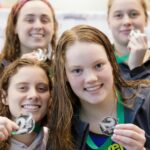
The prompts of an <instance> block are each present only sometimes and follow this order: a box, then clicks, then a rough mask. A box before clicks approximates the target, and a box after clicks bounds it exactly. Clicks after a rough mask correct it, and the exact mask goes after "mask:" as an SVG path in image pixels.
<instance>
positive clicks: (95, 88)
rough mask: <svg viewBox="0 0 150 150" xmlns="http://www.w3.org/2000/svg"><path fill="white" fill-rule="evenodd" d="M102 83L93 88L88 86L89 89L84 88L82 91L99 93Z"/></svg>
mask: <svg viewBox="0 0 150 150" xmlns="http://www.w3.org/2000/svg"><path fill="white" fill-rule="evenodd" d="M103 85H104V84H103V83H102V84H99V85H94V86H89V87H86V88H84V91H87V92H91V93H92V92H97V91H99V90H100V89H101V88H102V87H103Z"/></svg>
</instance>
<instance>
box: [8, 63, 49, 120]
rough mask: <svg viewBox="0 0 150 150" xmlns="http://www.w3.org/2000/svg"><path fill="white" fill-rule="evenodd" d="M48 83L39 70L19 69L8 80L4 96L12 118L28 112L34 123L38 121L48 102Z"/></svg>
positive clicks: (44, 75) (33, 68)
mask: <svg viewBox="0 0 150 150" xmlns="http://www.w3.org/2000/svg"><path fill="white" fill-rule="evenodd" d="M35 75H36V78H35ZM48 83H49V82H48V78H47V76H46V74H45V72H44V71H43V70H42V69H41V68H39V67H35V66H25V67H22V68H20V69H19V70H18V71H17V73H16V74H15V75H14V76H12V77H11V78H10V81H9V87H8V91H7V96H6V105H8V106H9V109H10V112H11V114H12V118H14V117H18V116H19V115H20V114H26V113H27V112H30V113H32V114H33V117H34V119H35V121H40V120H41V119H42V118H43V117H44V116H45V114H46V112H47V109H48V101H49V100H50V92H49V84H48Z"/></svg>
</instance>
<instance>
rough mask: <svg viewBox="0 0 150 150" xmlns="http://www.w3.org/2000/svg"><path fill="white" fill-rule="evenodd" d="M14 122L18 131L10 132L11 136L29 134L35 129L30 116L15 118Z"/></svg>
mask: <svg viewBox="0 0 150 150" xmlns="http://www.w3.org/2000/svg"><path fill="white" fill-rule="evenodd" d="M15 122H16V123H17V124H18V126H19V129H18V130H17V131H14V132H12V134H13V135H18V134H27V133H31V132H32V131H33V130H34V127H35V121H34V120H33V117H32V114H31V113H29V114H26V115H21V116H19V117H18V118H16V120H15Z"/></svg>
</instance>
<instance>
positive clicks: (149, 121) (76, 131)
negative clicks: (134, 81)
mask: <svg viewBox="0 0 150 150" xmlns="http://www.w3.org/2000/svg"><path fill="white" fill-rule="evenodd" d="M124 111H125V123H133V124H136V125H137V126H139V127H140V128H142V129H144V131H145V134H146V143H145V147H146V148H147V150H150V88H144V89H143V90H142V91H141V92H140V94H138V96H137V97H135V103H134V106H133V108H132V109H131V108H127V107H125V109H124ZM72 132H73V137H74V143H75V145H76V146H77V149H78V150H86V149H85V148H86V138H87V135H88V133H89V124H87V123H85V122H82V121H80V120H79V119H78V118H76V117H75V118H74V121H73V126H72Z"/></svg>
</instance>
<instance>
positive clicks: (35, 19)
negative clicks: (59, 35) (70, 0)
mask: <svg viewBox="0 0 150 150" xmlns="http://www.w3.org/2000/svg"><path fill="white" fill-rule="evenodd" d="M56 31H57V21H56V18H55V14H54V10H53V7H52V6H51V4H50V3H49V2H48V1H47V0H19V1H18V2H17V3H16V4H15V5H14V6H13V7H12V9H11V12H10V14H9V17H8V23H7V27H6V40H5V43H4V48H3V50H2V52H1V55H0V62H1V65H0V68H1V70H3V68H4V66H6V65H7V64H8V63H10V62H12V61H14V60H15V59H17V58H19V57H26V58H36V53H35V50H37V49H38V48H40V49H46V51H47V49H48V51H47V52H46V54H48V57H47V58H48V59H47V62H49V59H51V58H50V57H51V51H52V50H51V49H53V50H54V49H55V42H56ZM1 72H2V71H1Z"/></svg>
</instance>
